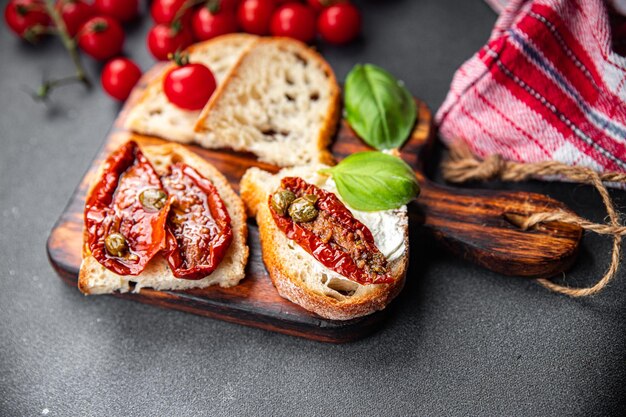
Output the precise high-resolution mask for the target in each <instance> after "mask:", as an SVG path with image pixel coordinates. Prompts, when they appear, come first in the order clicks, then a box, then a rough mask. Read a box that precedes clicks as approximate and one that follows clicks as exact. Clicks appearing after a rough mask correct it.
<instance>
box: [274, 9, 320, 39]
mask: <svg viewBox="0 0 626 417" xmlns="http://www.w3.org/2000/svg"><path fill="white" fill-rule="evenodd" d="M270 32H271V33H272V35H274V36H289V37H290V38H294V39H298V40H300V41H302V42H311V41H312V40H313V39H314V38H315V12H314V11H313V9H311V8H310V7H308V6H305V5H304V4H300V3H287V4H285V5H284V6H280V7H279V8H278V10H276V11H275V12H274V14H273V15H272V21H271V24H270Z"/></svg>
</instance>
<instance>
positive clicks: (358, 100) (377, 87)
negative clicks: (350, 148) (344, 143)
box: [344, 64, 416, 150]
mask: <svg viewBox="0 0 626 417" xmlns="http://www.w3.org/2000/svg"><path fill="white" fill-rule="evenodd" d="M344 104H345V110H346V118H347V119H348V122H349V123H350V126H352V128H353V129H354V130H355V131H356V133H357V134H358V135H359V136H360V137H361V139H363V141H365V143H367V144H368V145H370V146H372V147H373V148H376V149H378V150H384V149H393V148H399V147H400V146H402V144H403V143H404V141H405V140H406V139H407V138H408V137H409V134H410V133H411V130H412V129H413V125H414V124H415V119H416V108H415V101H414V100H413V97H412V96H411V93H409V91H408V90H407V89H406V88H404V86H402V84H400V83H399V82H398V80H397V79H395V78H394V76H393V75H391V74H389V73H388V72H387V71H385V70H384V69H382V68H379V67H377V66H375V65H372V64H365V65H360V64H359V65H355V67H354V68H353V69H352V70H351V71H350V73H349V74H348V77H347V78H346V85H345V89H344Z"/></svg>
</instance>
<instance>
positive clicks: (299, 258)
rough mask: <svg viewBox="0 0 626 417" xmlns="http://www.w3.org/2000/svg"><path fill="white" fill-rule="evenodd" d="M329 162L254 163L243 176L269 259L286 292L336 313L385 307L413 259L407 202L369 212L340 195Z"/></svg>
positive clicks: (342, 316) (325, 313)
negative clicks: (276, 168)
mask: <svg viewBox="0 0 626 417" xmlns="http://www.w3.org/2000/svg"><path fill="white" fill-rule="evenodd" d="M324 168H328V167H326V166H324V165H320V164H316V165H308V166H301V167H294V168H285V169H283V170H281V171H280V172H279V173H277V174H274V175H273V174H271V173H269V172H267V171H264V170H261V169H258V168H250V169H249V170H248V171H247V172H246V173H245V174H244V176H243V178H242V180H241V186H240V188H241V196H242V198H243V200H244V202H245V203H246V207H247V209H248V213H249V214H250V215H251V216H256V220H257V223H258V226H259V235H260V238H261V247H262V252H263V261H264V262H265V266H266V267H267V269H268V271H269V274H270V277H271V279H272V281H273V283H274V285H275V286H276V288H277V289H278V292H279V294H280V295H281V296H282V297H285V298H287V299H289V300H290V301H292V302H294V303H296V304H299V305H300V306H302V307H304V308H305V309H307V310H310V311H313V312H315V313H317V314H318V315H320V316H322V317H325V318H328V319H333V320H348V319H352V318H355V317H359V316H364V315H367V314H370V313H373V312H375V311H377V310H382V309H383V308H385V306H386V305H387V304H388V303H389V302H390V301H391V300H392V299H393V298H394V297H395V296H396V295H397V294H398V293H399V292H400V290H401V289H402V286H403V284H404V278H405V275H406V271H407V267H408V259H409V257H408V253H409V241H408V217H407V209H406V206H402V207H400V208H398V209H393V210H384V211H374V212H363V211H358V210H354V209H351V208H350V207H348V206H347V205H346V204H344V203H343V202H342V200H341V199H340V198H339V197H338V194H337V188H336V186H335V183H334V181H333V179H332V177H329V176H327V175H325V174H321V173H320V170H322V169H324Z"/></svg>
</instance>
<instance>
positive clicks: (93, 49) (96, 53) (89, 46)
mask: <svg viewBox="0 0 626 417" xmlns="http://www.w3.org/2000/svg"><path fill="white" fill-rule="evenodd" d="M123 45H124V30H123V29H122V26H120V24H119V23H118V22H117V20H115V19H113V18H111V17H108V16H96V17H92V18H91V19H89V20H88V21H87V22H85V24H83V26H81V28H80V29H79V35H78V46H79V47H80V49H82V50H83V51H85V53H86V54H87V55H90V56H91V57H93V58H95V59H97V60H100V61H103V60H105V59H109V58H111V57H113V56H115V55H118V54H119V53H120V52H121V51H122V46H123Z"/></svg>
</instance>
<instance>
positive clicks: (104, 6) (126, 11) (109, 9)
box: [93, 0, 139, 22]
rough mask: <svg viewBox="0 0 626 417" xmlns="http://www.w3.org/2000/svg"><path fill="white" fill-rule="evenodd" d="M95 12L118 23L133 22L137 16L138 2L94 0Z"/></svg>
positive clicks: (128, 0)
mask: <svg viewBox="0 0 626 417" xmlns="http://www.w3.org/2000/svg"><path fill="white" fill-rule="evenodd" d="M93 5H94V7H95V8H96V10H97V11H98V12H99V13H100V14H103V15H105V16H111V17H113V18H115V19H117V20H119V21H120V22H128V21H130V20H133V19H134V18H135V17H137V15H138V14H139V0H95V1H94V3H93Z"/></svg>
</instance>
